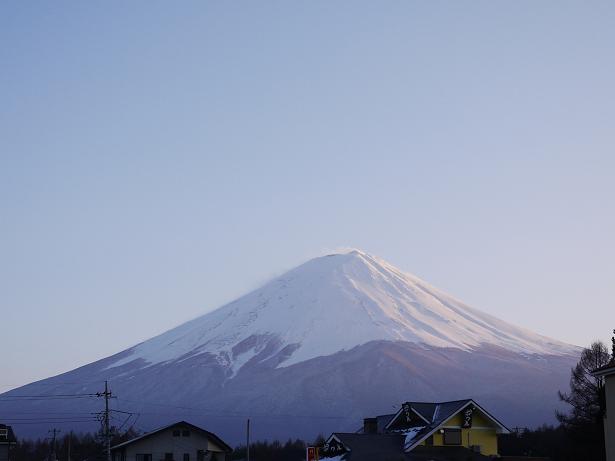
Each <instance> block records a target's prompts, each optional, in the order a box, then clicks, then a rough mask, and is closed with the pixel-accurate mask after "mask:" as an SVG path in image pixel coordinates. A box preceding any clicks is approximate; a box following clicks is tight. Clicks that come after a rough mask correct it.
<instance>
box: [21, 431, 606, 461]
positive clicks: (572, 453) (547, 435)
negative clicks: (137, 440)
mask: <svg viewBox="0 0 615 461" xmlns="http://www.w3.org/2000/svg"><path fill="white" fill-rule="evenodd" d="M137 435H138V433H137V432H136V431H132V430H131V431H129V432H128V433H126V434H123V435H122V436H117V437H115V438H114V440H113V442H112V444H113V445H115V444H117V443H121V442H123V441H125V440H128V439H130V438H132V437H136V436H137ZM594 436H595V434H592V433H589V434H588V433H585V434H575V433H572V432H570V430H569V429H566V428H565V427H564V426H557V427H554V426H542V427H540V428H538V429H535V430H530V429H524V430H521V431H518V432H513V433H511V434H508V435H500V436H499V437H498V445H499V452H500V454H501V455H502V456H537V457H548V458H550V459H551V460H552V461H579V460H583V461H603V460H604V448H603V446H601V445H600V444H598V443H595V441H594V440H593V437H594ZM319 442H322V438H321V437H319V440H318V442H316V443H310V444H309V445H312V444H314V445H318V444H319ZM307 445H308V443H306V442H305V441H303V440H300V439H295V440H290V439H289V440H288V441H286V442H280V441H277V440H276V441H273V442H266V441H263V442H255V443H251V444H250V460H251V461H303V460H305V450H306V447H307ZM69 450H70V459H71V461H105V459H106V457H105V455H104V445H103V438H102V437H101V436H100V435H99V434H72V435H68V434H65V435H64V436H63V437H58V438H57V441H56V448H55V457H53V452H54V448H53V444H52V442H51V440H48V439H39V440H34V441H30V440H21V441H19V442H18V443H17V445H16V446H14V447H13V449H12V450H11V457H10V459H11V461H47V460H54V461H55V460H56V459H57V460H59V461H65V460H68V459H69V458H68V455H69ZM232 459H233V460H245V459H246V447H245V445H241V446H238V447H236V448H235V450H234V451H233V455H232Z"/></svg>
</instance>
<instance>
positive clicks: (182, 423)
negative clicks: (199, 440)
mask: <svg viewBox="0 0 615 461" xmlns="http://www.w3.org/2000/svg"><path fill="white" fill-rule="evenodd" d="M176 426H177V427H182V428H186V427H188V428H190V429H191V430H193V431H196V432H200V433H201V434H203V435H205V436H206V437H207V438H209V439H211V440H212V441H213V442H214V443H216V445H220V447H222V449H223V450H224V451H225V452H227V453H230V452H231V451H233V449H232V448H231V447H230V446H229V445H227V444H226V443H225V442H224V441H223V440H222V439H221V438H220V437H218V436H217V435H216V434H214V433H213V432H209V431H206V430H205V429H202V428H200V427H198V426H195V425H194V424H190V423H188V422H186V421H178V422H176V423H173V424H169V425H168V426H164V427H161V428H158V429H155V430H153V431H151V432H148V433H147V434H143V435H141V436H139V437H135V438H134V439H130V440H128V441H127V442H124V443H120V444H118V445H115V446H113V447H111V450H116V449H118V448H122V447H125V446H126V445H130V444H132V443H135V442H137V441H139V440H143V439H146V438H148V437H151V436H153V435H156V434H158V433H160V432H162V431H165V430H167V429H171V428H172V427H176Z"/></svg>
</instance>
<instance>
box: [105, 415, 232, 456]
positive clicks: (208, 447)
mask: <svg viewBox="0 0 615 461" xmlns="http://www.w3.org/2000/svg"><path fill="white" fill-rule="evenodd" d="M232 451H233V450H232V448H231V447H230V446H228V445H227V444H226V443H225V442H224V441H223V440H222V439H221V438H220V437H218V436H217V435H215V434H213V433H211V432H209V431H206V430H205V429H201V428H200V427H197V426H195V425H193V424H190V423H187V422H186V421H180V422H177V423H174V424H171V425H169V426H165V427H162V428H160V429H156V430H155V431H152V432H148V433H147V434H144V435H142V436H140V437H136V438H134V439H132V440H129V441H127V442H124V443H120V444H119V445H115V446H113V447H111V455H112V459H113V461H229V460H230V459H231V452H232Z"/></svg>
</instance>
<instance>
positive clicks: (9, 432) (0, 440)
mask: <svg viewBox="0 0 615 461" xmlns="http://www.w3.org/2000/svg"><path fill="white" fill-rule="evenodd" d="M0 429H6V430H7V438H6V439H5V438H0V444H7V443H16V442H17V437H15V433H14V432H13V428H12V427H11V426H7V425H6V424H0Z"/></svg>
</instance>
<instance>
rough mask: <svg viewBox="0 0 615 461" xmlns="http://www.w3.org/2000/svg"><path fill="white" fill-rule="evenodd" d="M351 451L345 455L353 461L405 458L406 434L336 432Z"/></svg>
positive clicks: (389, 460)
mask: <svg viewBox="0 0 615 461" xmlns="http://www.w3.org/2000/svg"><path fill="white" fill-rule="evenodd" d="M333 435H335V436H336V437H337V438H338V439H339V440H340V441H341V442H342V443H343V444H344V445H345V446H346V447H348V448H349V449H350V450H351V451H350V452H349V453H346V455H345V456H344V459H345V460H352V461H373V460H376V459H377V460H379V461H397V460H401V459H404V458H403V454H404V451H403V445H404V436H403V435H399V434H355V433H346V432H334V433H333Z"/></svg>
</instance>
